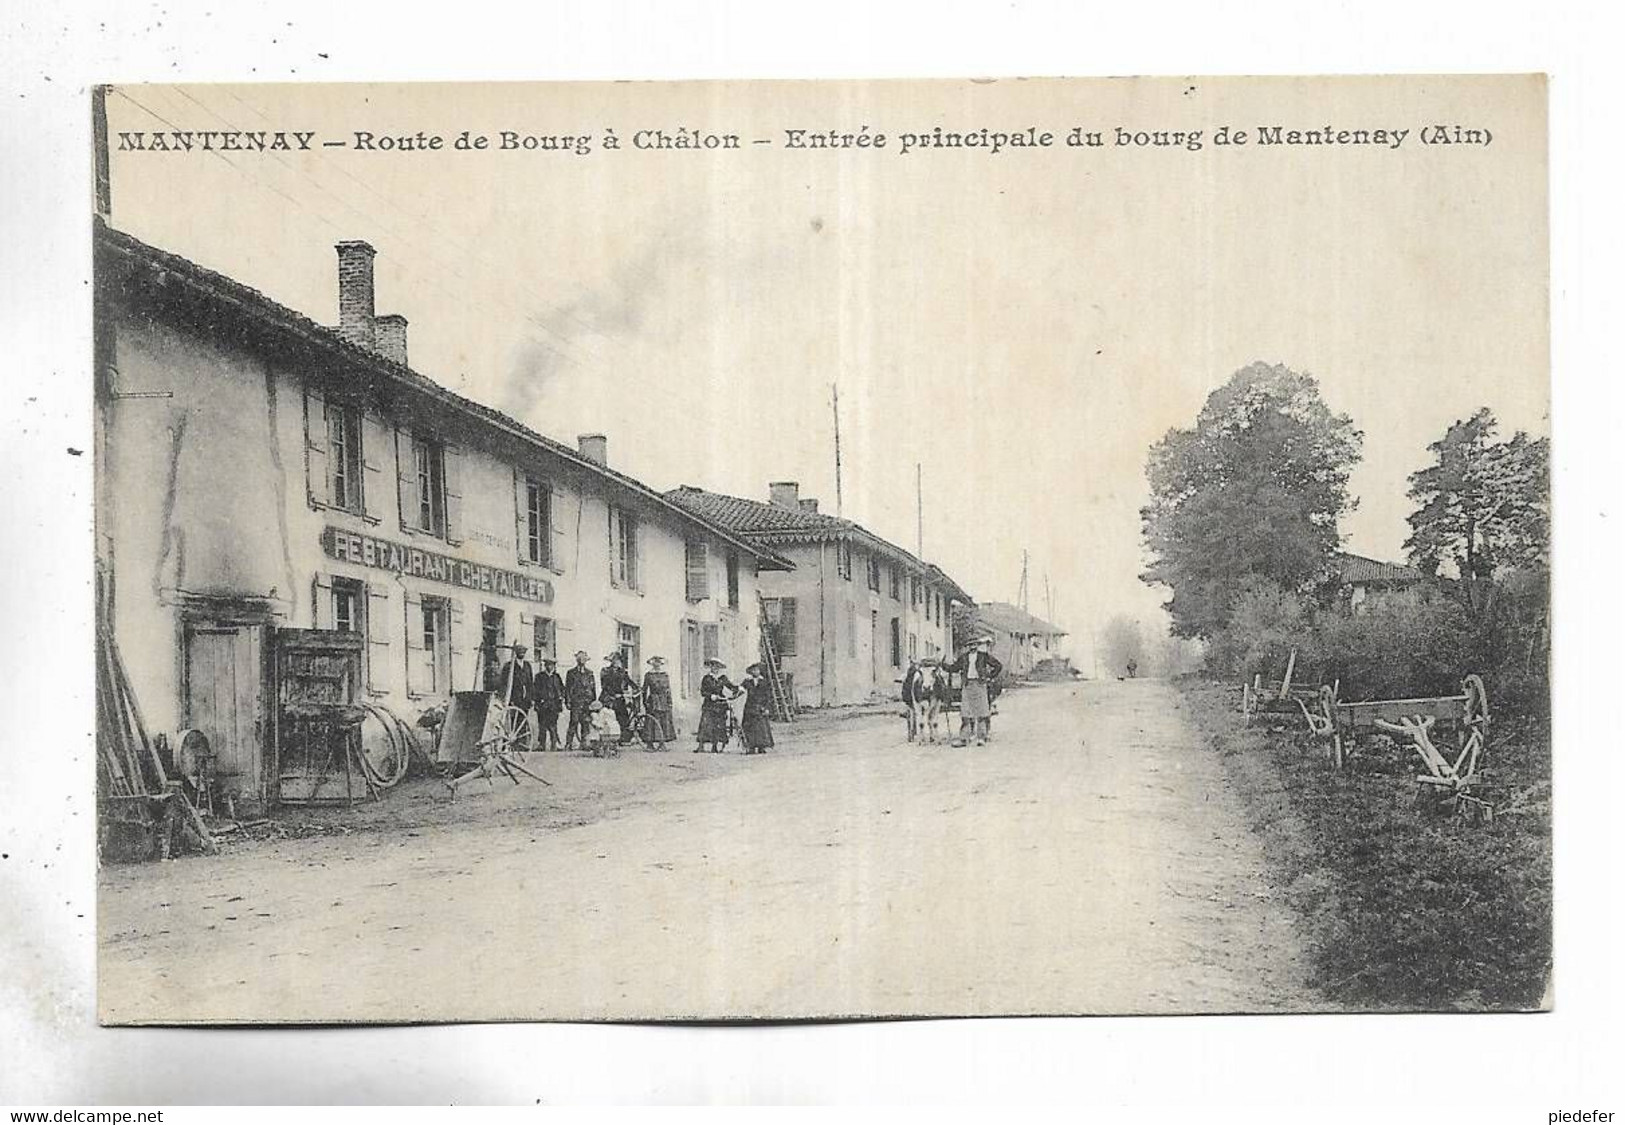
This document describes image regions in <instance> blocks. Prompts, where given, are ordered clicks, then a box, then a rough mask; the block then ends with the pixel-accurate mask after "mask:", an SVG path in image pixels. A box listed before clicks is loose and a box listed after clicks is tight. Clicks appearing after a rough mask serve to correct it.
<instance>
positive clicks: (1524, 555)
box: [1405, 407, 1551, 578]
mask: <svg viewBox="0 0 1625 1125" xmlns="http://www.w3.org/2000/svg"><path fill="white" fill-rule="evenodd" d="M1495 431H1496V421H1495V415H1494V414H1492V413H1490V410H1489V408H1488V407H1482V408H1480V409H1479V410H1478V411H1477V412H1476V413H1475V414H1474V415H1473V416H1472V417H1471V418H1467V419H1464V420H1462V421H1458V422H1455V423H1453V424H1452V425H1451V426H1450V428H1449V429H1447V430H1446V431H1445V432H1444V436H1443V437H1442V438H1440V439H1439V440H1438V441H1436V442H1434V443H1433V444H1431V445H1429V446H1428V452H1430V453H1432V454H1433V464H1431V465H1429V466H1428V467H1427V468H1425V469H1421V470H1419V471H1418V472H1415V473H1412V474H1411V477H1410V492H1409V496H1410V498H1411V499H1412V500H1414V501H1416V505H1417V506H1416V510H1415V511H1414V512H1412V513H1411V514H1410V516H1409V521H1410V525H1411V534H1410V538H1409V539H1407V540H1406V541H1405V550H1406V551H1407V552H1408V553H1409V555H1410V559H1411V564H1412V565H1413V566H1415V567H1417V568H1418V569H1419V570H1422V571H1424V572H1426V573H1428V574H1439V573H1441V572H1444V573H1447V574H1449V575H1450V576H1452V577H1458V578H1492V577H1494V576H1495V575H1496V574H1497V573H1499V572H1502V571H1506V570H1511V569H1515V568H1520V567H1544V566H1545V565H1546V561H1547V557H1548V552H1549V550H1550V539H1551V514H1550V503H1549V496H1550V491H1549V487H1550V486H1549V480H1548V467H1549V463H1550V454H1551V443H1550V442H1549V441H1548V440H1547V439H1546V438H1531V437H1530V436H1529V435H1528V434H1526V433H1524V432H1523V431H1521V430H1520V431H1518V432H1517V433H1515V434H1513V436H1512V437H1511V438H1509V439H1508V440H1506V441H1500V442H1498V441H1496V440H1495Z"/></svg>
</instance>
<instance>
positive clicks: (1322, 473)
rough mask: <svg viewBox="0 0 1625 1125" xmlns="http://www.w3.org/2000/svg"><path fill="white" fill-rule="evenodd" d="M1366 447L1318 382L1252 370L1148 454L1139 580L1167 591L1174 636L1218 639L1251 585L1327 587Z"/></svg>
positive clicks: (1260, 367)
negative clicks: (1252, 580)
mask: <svg viewBox="0 0 1625 1125" xmlns="http://www.w3.org/2000/svg"><path fill="white" fill-rule="evenodd" d="M1363 437H1364V435H1362V434H1361V433H1360V431H1359V430H1357V429H1355V428H1354V423H1353V421H1352V420H1350V418H1349V417H1348V416H1347V415H1344V414H1334V413H1332V411H1331V410H1330V409H1329V408H1328V407H1327V406H1326V403H1325V401H1324V400H1323V399H1322V398H1321V397H1320V386H1319V384H1318V383H1316V382H1315V380H1314V379H1313V378H1312V377H1310V376H1308V375H1304V374H1300V373H1298V372H1296V371H1292V370H1290V369H1288V368H1287V367H1284V366H1282V365H1279V364H1276V365H1270V364H1265V363H1254V364H1251V365H1250V366H1247V367H1244V368H1242V369H1241V370H1240V371H1237V372H1236V373H1235V374H1234V375H1232V376H1231V377H1230V379H1229V380H1228V381H1227V382H1226V383H1225V384H1224V385H1223V386H1221V387H1219V388H1218V389H1217V390H1215V391H1214V392H1213V393H1212V394H1211V395H1209V396H1208V399H1207V402H1206V404H1205V405H1204V406H1203V407H1202V411H1201V413H1200V414H1199V415H1198V416H1197V419H1196V425H1195V427H1194V428H1193V429H1189V430H1180V429H1174V430H1170V431H1169V432H1168V434H1167V435H1166V436H1165V437H1164V438H1163V439H1162V440H1161V441H1159V442H1158V443H1157V444H1156V445H1154V446H1152V447H1151V452H1150V456H1149V458H1148V460H1147V464H1146V476H1147V478H1148V479H1149V481H1150V485H1151V503H1150V504H1148V505H1146V507H1144V508H1142V509H1141V511H1140V519H1141V523H1142V525H1143V527H1144V530H1145V543H1146V547H1147V549H1148V551H1149V553H1150V555H1151V560H1152V561H1151V564H1150V565H1149V566H1148V567H1147V569H1146V571H1145V573H1144V574H1143V575H1141V579H1142V580H1143V581H1144V582H1146V583H1147V584H1149V585H1160V586H1166V587H1167V588H1168V589H1169V590H1171V591H1172V594H1173V596H1172V597H1171V598H1170V599H1169V600H1168V601H1167V602H1166V603H1165V606H1164V607H1165V608H1166V609H1167V610H1168V614H1169V617H1170V618H1171V619H1172V628H1173V633H1174V634H1175V635H1176V636H1181V637H1211V636H1212V635H1213V634H1214V633H1216V632H1217V631H1218V630H1220V629H1222V628H1223V627H1224V626H1225V624H1226V623H1227V622H1228V621H1229V618H1230V611H1231V607H1232V605H1233V604H1234V602H1235V599H1236V596H1237V593H1238V591H1239V590H1240V587H1241V583H1242V580H1243V579H1246V578H1248V577H1259V578H1266V579H1269V580H1270V581H1272V582H1274V583H1276V584H1277V585H1279V586H1281V587H1282V588H1283V589H1286V590H1293V591H1304V590H1308V589H1311V588H1312V587H1314V586H1315V585H1316V584H1317V583H1320V582H1322V581H1324V580H1325V579H1326V577H1327V576H1328V574H1329V573H1330V571H1331V562H1332V555H1333V554H1334V553H1335V552H1336V550H1337V544H1338V530H1337V521H1338V519H1339V517H1341V516H1342V515H1343V514H1344V513H1345V512H1348V511H1351V510H1352V509H1353V508H1354V503H1355V502H1354V500H1353V499H1352V498H1351V497H1350V496H1349V493H1348V480H1349V471H1350V469H1352V468H1353V466H1354V465H1355V463H1356V462H1357V461H1358V460H1359V457H1360V445H1361V442H1362V441H1363Z"/></svg>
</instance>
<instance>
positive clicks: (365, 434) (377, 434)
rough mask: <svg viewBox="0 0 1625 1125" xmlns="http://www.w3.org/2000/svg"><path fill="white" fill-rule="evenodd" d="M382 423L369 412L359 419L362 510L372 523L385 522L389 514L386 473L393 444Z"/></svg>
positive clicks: (381, 420) (391, 436)
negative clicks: (384, 519)
mask: <svg viewBox="0 0 1625 1125" xmlns="http://www.w3.org/2000/svg"><path fill="white" fill-rule="evenodd" d="M392 439H393V435H392V434H391V433H390V432H389V427H388V426H386V425H385V424H384V420H383V419H382V418H380V417H379V416H378V415H377V414H375V413H374V412H373V411H371V410H369V411H367V412H365V413H364V414H362V415H361V468H362V473H361V503H362V509H363V510H364V511H365V512H366V513H367V515H368V516H369V517H371V518H372V519H375V520H381V519H383V518H384V513H385V512H386V511H388V510H389V500H390V496H389V479H390V474H389V473H388V472H386V471H385V470H386V469H387V467H388V466H389V463H390V454H391V453H393V452H394V449H395V442H394V441H393V440H392Z"/></svg>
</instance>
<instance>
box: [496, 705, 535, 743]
mask: <svg viewBox="0 0 1625 1125" xmlns="http://www.w3.org/2000/svg"><path fill="white" fill-rule="evenodd" d="M535 733H536V730H535V726H534V725H533V724H532V723H531V721H530V712H529V711H526V710H523V709H521V708H519V707H509V708H508V709H507V710H505V711H503V713H502V725H501V728H500V729H499V731H498V734H499V737H500V738H501V739H502V741H501V742H500V743H499V744H498V745H499V747H500V749H502V750H504V751H507V752H508V753H513V752H514V751H516V750H517V751H521V752H527V751H529V750H530V748H531V747H532V746H534V745H535Z"/></svg>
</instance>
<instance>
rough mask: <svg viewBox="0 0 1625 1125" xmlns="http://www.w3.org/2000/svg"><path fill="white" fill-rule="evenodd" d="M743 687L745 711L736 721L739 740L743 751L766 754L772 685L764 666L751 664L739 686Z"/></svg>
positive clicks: (770, 729) (770, 735)
mask: <svg viewBox="0 0 1625 1125" xmlns="http://www.w3.org/2000/svg"><path fill="white" fill-rule="evenodd" d="M739 686H740V687H742V688H744V689H745V710H744V715H743V716H742V717H741V718H740V720H739V737H740V741H742V742H744V744H745V753H747V754H766V753H767V752H768V751H769V750H771V749H772V748H773V688H772V685H771V684H769V683H768V680H767V669H766V668H764V667H763V666H762V665H760V664H752V665H751V666H750V667H749V668H746V669H745V679H744V681H743V682H742V683H741V684H740V685H739Z"/></svg>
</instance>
